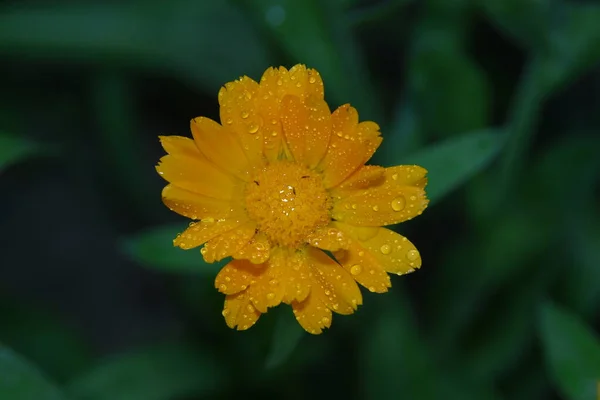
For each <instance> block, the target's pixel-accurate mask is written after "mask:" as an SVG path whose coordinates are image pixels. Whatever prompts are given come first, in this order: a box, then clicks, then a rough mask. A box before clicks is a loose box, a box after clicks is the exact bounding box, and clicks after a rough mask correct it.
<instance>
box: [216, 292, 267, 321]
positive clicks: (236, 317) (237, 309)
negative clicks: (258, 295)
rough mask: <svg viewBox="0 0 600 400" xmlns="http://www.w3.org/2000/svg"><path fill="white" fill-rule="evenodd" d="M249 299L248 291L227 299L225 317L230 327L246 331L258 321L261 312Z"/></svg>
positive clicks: (224, 308) (224, 310)
mask: <svg viewBox="0 0 600 400" xmlns="http://www.w3.org/2000/svg"><path fill="white" fill-rule="evenodd" d="M248 297H249V296H248V292H247V291H244V292H240V293H237V294H234V295H227V296H226V297H225V305H224V307H223V316H224V317H225V322H226V323H227V326H228V327H230V328H235V327H237V330H239V331H244V330H246V329H248V328H250V327H251V326H252V325H254V324H255V323H256V321H258V318H259V317H260V312H259V311H258V310H257V309H256V308H255V307H254V306H253V305H252V304H250V300H249V298H248Z"/></svg>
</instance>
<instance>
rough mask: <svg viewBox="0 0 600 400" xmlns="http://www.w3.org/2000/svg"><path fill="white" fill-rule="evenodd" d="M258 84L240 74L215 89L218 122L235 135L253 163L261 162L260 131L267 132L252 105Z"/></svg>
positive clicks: (254, 103) (261, 134) (255, 107)
mask: <svg viewBox="0 0 600 400" xmlns="http://www.w3.org/2000/svg"><path fill="white" fill-rule="evenodd" d="M258 88H259V86H258V83H256V82H255V81H254V80H252V79H250V78H248V77H247V76H244V77H242V78H240V79H238V80H236V81H233V82H228V83H226V84H225V86H224V87H222V88H221V90H220V91H219V104H220V106H221V107H220V114H221V124H222V125H223V126H224V127H225V128H227V129H228V130H230V131H231V132H233V133H234V134H235V135H236V136H237V138H238V140H239V142H240V144H241V146H242V149H243V150H244V153H245V154H246V158H247V159H248V160H249V161H250V164H251V165H253V166H258V165H261V164H262V163H263V151H262V149H263V134H270V133H271V131H270V130H269V129H268V124H267V125H266V126H265V123H264V120H263V117H262V116H261V113H260V110H259V109H258V107H257V106H256V98H257V95H258ZM265 128H266V129H265Z"/></svg>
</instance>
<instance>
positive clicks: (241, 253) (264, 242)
mask: <svg viewBox="0 0 600 400" xmlns="http://www.w3.org/2000/svg"><path fill="white" fill-rule="evenodd" d="M270 254H271V242H269V239H267V236H266V235H265V234H264V233H258V234H257V235H255V236H254V237H253V238H252V240H251V241H250V242H249V243H248V244H247V245H246V246H244V247H242V248H241V249H239V250H238V251H236V252H235V253H233V258H236V259H246V260H248V261H250V262H251V263H252V264H262V263H264V262H266V261H267V260H268V259H269V256H270Z"/></svg>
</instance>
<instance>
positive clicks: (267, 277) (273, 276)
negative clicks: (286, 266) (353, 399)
mask: <svg viewBox="0 0 600 400" xmlns="http://www.w3.org/2000/svg"><path fill="white" fill-rule="evenodd" d="M284 278H285V271H282V270H281V269H279V268H273V266H272V265H271V264H270V263H268V264H267V268H266V270H265V273H264V274H261V275H260V276H259V277H258V278H257V279H256V281H255V282H251V284H250V288H249V289H248V296H249V298H250V300H251V301H252V304H253V305H254V306H255V307H256V309H257V310H259V311H260V312H262V313H266V312H267V309H268V308H269V307H276V306H278V305H279V304H280V303H281V301H282V299H283V296H284V294H285V283H284V281H283V279H284Z"/></svg>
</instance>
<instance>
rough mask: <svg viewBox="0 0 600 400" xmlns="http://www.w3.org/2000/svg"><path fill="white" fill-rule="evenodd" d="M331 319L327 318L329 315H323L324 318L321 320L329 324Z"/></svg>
mask: <svg viewBox="0 0 600 400" xmlns="http://www.w3.org/2000/svg"><path fill="white" fill-rule="evenodd" d="M330 321H331V320H330V319H329V318H327V317H323V319H322V320H321V322H322V323H323V325H327V324H329V322H330Z"/></svg>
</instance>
